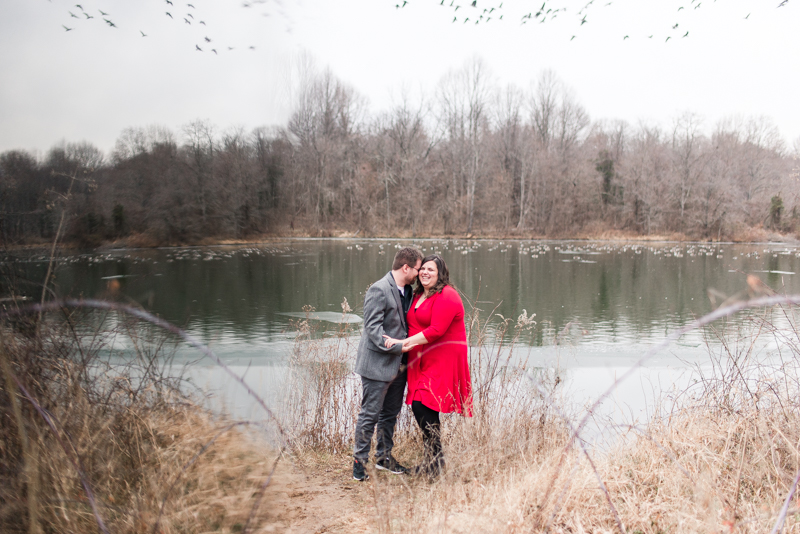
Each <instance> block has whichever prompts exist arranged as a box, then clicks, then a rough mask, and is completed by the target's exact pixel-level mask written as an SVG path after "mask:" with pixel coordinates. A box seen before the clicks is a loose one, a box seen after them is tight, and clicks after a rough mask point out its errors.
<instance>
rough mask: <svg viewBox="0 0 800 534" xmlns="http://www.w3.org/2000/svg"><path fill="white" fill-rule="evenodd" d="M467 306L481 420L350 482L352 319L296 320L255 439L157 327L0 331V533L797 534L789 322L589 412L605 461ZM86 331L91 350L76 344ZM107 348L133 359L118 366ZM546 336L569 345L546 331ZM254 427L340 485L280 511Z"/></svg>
mask: <svg viewBox="0 0 800 534" xmlns="http://www.w3.org/2000/svg"><path fill="white" fill-rule="evenodd" d="M342 310H343V313H348V312H349V311H350V310H349V306H348V304H347V302H346V301H345V302H343V303H342ZM308 311H311V310H310V309H309V310H308ZM468 312H469V313H468V317H467V325H468V335H469V341H470V347H471V348H470V363H471V370H472V377H473V384H474V391H475V416H474V417H473V418H469V419H464V418H461V417H459V416H446V417H445V418H444V431H443V434H444V436H443V443H444V449H445V455H446V459H447V470H446V472H445V473H444V475H443V476H441V477H440V478H438V479H436V480H433V481H430V480H427V479H421V478H414V477H397V476H390V475H385V474H383V473H377V472H372V475H373V476H372V479H371V481H369V482H367V483H365V484H361V483H357V482H354V481H352V480H351V476H350V469H351V466H352V459H351V447H352V440H353V429H354V426H355V418H356V416H357V412H358V404H359V400H360V399H359V391H360V384H359V380H358V378H357V377H356V376H355V375H353V374H352V373H351V372H350V370H349V369H350V366H351V364H352V359H353V357H354V353H355V346H354V343H355V342H356V340H357V338H356V337H354V336H353V335H354V334H356V333H357V332H355V331H353V330H351V329H352V325H349V324H343V325H341V327H340V330H339V331H337V332H334V333H332V334H331V333H328V334H326V335H324V336H323V335H321V333H319V332H316V331H315V330H314V321H309V320H300V321H298V322H297V323H296V325H295V326H296V330H297V334H298V335H297V338H296V342H295V345H294V351H293V354H292V359H291V365H290V375H289V376H288V377H287V380H286V381H285V382H284V386H285V391H284V392H283V393H284V394H283V395H282V396H281V397H282V399H283V404H282V405H281V406H280V407H279V408H280V409H279V410H277V413H279V414H280V418H279V420H277V421H271V422H269V423H263V422H259V424H257V425H256V424H254V423H251V422H248V421H232V420H230V419H227V418H225V417H223V416H219V415H215V414H212V413H209V412H208V411H207V410H205V409H204V408H203V407H202V405H201V403H199V402H196V400H195V398H193V397H191V396H189V395H188V394H187V393H186V391H188V390H189V389H188V388H187V384H186V383H185V382H183V381H182V379H181V378H180V376H175V373H174V372H173V371H172V369H173V367H171V366H170V365H169V364H170V359H169V357H168V356H169V353H170V346H171V345H172V344H173V342H174V340H175V339H174V338H173V337H171V335H168V334H163V333H160V332H161V331H160V330H153V329H152V328H149V327H147V326H146V325H144V326H143V325H141V324H140V323H138V322H136V323H134V322H130V321H128V320H121V319H122V318H123V315H122V314H117V313H115V312H113V311H112V312H109V315H108V316H106V317H105V319H106V322H105V323H104V324H102V325H99V324H98V323H97V320H98V316H97V314H94V315H91V316H89V315H87V314H86V313H84V312H80V311H78V312H74V311H73V312H61V313H58V314H53V315H52V316H50V318H49V319H48V320H45V321H42V322H38V321H36V320H33V318H34V317H36V315H35V314H34V315H29V316H28V317H29V318H30V320H29V322H21V321H20V320H19V319H14V320H11V319H12V317H9V318H7V321H6V322H5V323H4V324H3V328H2V330H0V334H2V345H1V346H0V360H1V361H0V363H2V369H1V370H2V374H3V381H2V390H1V391H0V410H2V416H3V417H2V419H0V425H2V432H1V433H0V467H1V468H2V471H0V477H2V480H0V503H2V506H0V530H2V531H3V532H98V531H102V530H103V529H105V530H106V531H108V532H164V533H173V532H175V533H177V532H242V531H249V532H253V531H281V530H282V531H298V530H292V525H297V524H305V523H301V521H302V520H303V517H304V516H305V515H310V514H312V513H316V514H322V515H324V522H323V523H320V524H321V525H322V526H321V527H314V529H313V530H312V531H314V530H316V531H317V532H321V531H327V532H431V533H433V532H509V533H516V532H629V533H635V532H641V533H659V532H680V533H682V532H686V533H689V532H763V531H768V530H769V529H771V528H772V526H773V525H775V524H776V523H781V524H783V526H784V529H785V531H789V532H797V531H800V523H799V522H798V521H797V519H796V518H797V516H796V515H795V514H797V513H800V509H798V504H797V502H798V500H797V498H796V497H794V496H793V493H792V488H793V484H794V483H795V481H796V477H797V476H798V473H800V445H799V444H800V401H798V398H799V397H798V394H799V393H800V365H798V362H800V358H799V357H800V333H799V332H798V330H797V324H798V323H797V319H798V317H797V316H796V308H791V307H780V306H778V307H770V308H767V309H759V310H758V311H757V312H755V313H752V314H751V315H750V316H749V318H748V320H747V321H745V322H744V326H743V327H737V329H736V330H731V329H728V328H727V327H726V326H725V323H724V322H723V323H721V324H720V325H718V326H713V327H711V328H710V329H709V330H707V335H708V336H709V358H710V360H709V361H710V363H711V365H710V366H708V367H704V368H702V369H698V371H697V373H696V376H695V378H696V380H695V381H694V382H693V385H692V386H691V387H689V388H687V389H686V390H682V391H670V392H667V393H669V396H665V397H664V399H662V401H661V402H660V403H657V404H656V410H655V412H654V415H653V416H652V417H651V418H650V419H648V420H646V421H635V422H630V424H626V425H621V424H620V423H619V422H618V421H617V422H611V421H607V420H603V419H601V418H600V416H599V415H596V413H594V412H592V411H591V410H590V411H589V412H588V417H589V418H590V419H591V418H594V424H596V425H600V426H604V427H605V428H606V429H607V430H609V431H613V432H615V436H616V437H615V439H614V440H612V441H610V442H608V443H606V444H605V446H603V447H599V446H597V445H596V444H592V443H587V442H584V441H583V440H582V439H581V436H583V435H585V434H578V435H577V437H576V435H575V430H576V428H577V421H579V420H581V418H582V417H583V416H584V415H586V412H585V408H584V407H581V406H575V405H574V404H573V403H572V402H571V401H570V399H569V398H567V397H566V396H565V394H564V393H563V391H562V380H561V376H560V375H559V372H558V371H557V370H553V369H535V368H533V367H530V366H528V365H527V364H526V358H525V354H526V350H525V348H524V347H521V346H518V345H517V340H518V339H520V336H522V335H524V334H525V332H526V331H527V330H528V329H530V328H533V327H534V326H535V321H534V318H533V317H530V316H528V315H527V314H524V315H522V316H520V317H517V318H514V319H506V318H501V317H497V316H491V315H487V314H485V313H483V312H480V311H479V310H477V309H474V308H472V309H471V310H469V309H468ZM30 321H32V323H31V322H30ZM90 323H93V324H94V326H95V328H93V329H92V330H91V332H102V334H99V333H97V334H96V333H90V334H86V333H84V334H81V333H80V332H87V331H89V329H88V328H86V325H88V324H90ZM714 325H717V323H714ZM100 327H102V328H100ZM112 341H114V344H113V346H118V345H119V344H120V341H124V343H122V345H124V346H125V347H126V350H125V351H124V353H118V354H116V355H115V356H116V357H115V358H109V357H108V350H109V349H110V348H111V347H112ZM548 342H549V343H550V344H553V345H557V344H561V343H564V339H562V338H560V337H559V335H558V333H556V332H553V333H552V334H551V339H549V341H548ZM765 347H766V348H765ZM110 362H113V363H110ZM511 362H515V363H514V364H513V365H512V363H511ZM263 425H268V426H269V430H270V433H271V435H273V436H274V435H276V434H278V435H279V436H280V438H279V439H278V440H277V441H278V442H280V443H283V444H285V445H286V446H287V449H286V450H285V454H284V455H283V456H282V457H281V458H282V459H281V462H282V463H281V464H280V465H281V466H282V467H283V468H284V469H293V470H296V471H299V472H300V473H304V474H305V475H304V476H306V477H308V480H312V484H316V487H314V486H313V485H312V486H311V488H310V489H309V487H308V485H307V486H306V489H307V490H308V491H307V493H308V494H311V493H314V492H317V493H320V492H323V491H325V490H328V489H331V488H333V489H335V490H336V492H335V493H336V494H335V495H333V494H332V495H331V498H330V499H329V502H328V503H327V504H326V505H325V506H324V507H322V508H317V509H315V510H312V509H311V507H312V506H316V505H314V501H313V499H311V498H310V497H309V496H308V495H306V494H304V493H303V492H302V491H299V492H298V491H296V490H291V489H289V488H288V486H287V488H286V490H285V491H284V492H283V494H285V495H284V496H283V497H281V495H277V494H275V493H270V491H269V490H270V483H271V480H272V478H271V476H272V473H273V468H274V466H275V465H276V463H275V461H276V454H275V453H274V452H271V451H273V450H274V449H272V448H271V447H269V446H267V445H266V443H265V438H264V436H265V434H264V433H263V432H262V430H263ZM396 443H397V445H396V448H395V455H396V456H397V457H398V459H400V460H401V461H402V462H403V463H406V464H409V465H414V464H416V463H418V462H419V461H420V459H421V454H422V444H421V439H420V434H419V431H418V430H417V429H416V423H415V422H414V421H413V420H412V418H411V416H410V414H409V413H408V411H406V410H404V412H403V413H402V415H401V418H400V421H399V423H398V433H397V435H396ZM312 477H316V478H312ZM320 477H321V478H320ZM282 491H283V490H282ZM292 496H295V497H294V499H295V500H294V501H292V500H291V499H292V498H293V497H292ZM276 508H280V509H282V510H284V511H286V512H287V513H288V512H289V511H291V510H289V508H292V509H294V510H295V512H294V515H289V516H287V517H289V519H287V520H285V521H284V522H283V523H281V525H282V526H281V527H276V523H273V522H271V521H272V520H271V519H270V518H271V517H274V516H275V514H276V513H277V512H280V511H281V510H277V509H276ZM293 522H294V523H293ZM101 525H102V526H101ZM276 529H277V530H276ZM300 531H302V530H300Z"/></svg>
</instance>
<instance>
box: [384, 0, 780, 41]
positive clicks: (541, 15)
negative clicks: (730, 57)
mask: <svg viewBox="0 0 800 534" xmlns="http://www.w3.org/2000/svg"><path fill="white" fill-rule="evenodd" d="M713 1H714V2H716V1H717V0H713ZM457 2H458V0H440V1H439V5H440V6H443V7H448V8H452V9H453V21H452V22H453V23H454V24H455V23H457V22H460V23H462V24H468V23H472V24H475V25H478V24H481V23H483V24H487V23H489V22H491V21H492V20H495V21H497V22H500V21H503V16H504V14H503V13H502V11H501V10H502V8H503V2H500V4H499V5H498V6H496V7H495V6H489V7H484V6H483V5H481V6H479V5H478V0H472V1H471V2H470V1H469V0H468V1H467V2H466V4H465V5H462V4H460V3H457ZM702 2H703V0H690V2H689V4H688V5H686V6H680V7H678V11H679V12H680V11H683V10H685V9H699V8H700V6H701V5H702ZM788 2H789V0H781V1H780V3H779V4H778V6H777V7H783V6H785V5H786V4H787V3H788ZM594 3H595V0H589V2H588V3H587V4H586V5H584V6H583V7H582V8H581V9H580V10H579V11H578V27H581V26H583V25H584V24H586V23H587V22H589V20H588V19H587V16H588V15H587V10H588V9H589V8H590V7H592V5H593V4H594ZM613 3H614V2H613V0H610V1H606V2H605V7H608V6H610V5H612V4H613ZM408 4H409V0H403V2H402V4H400V3H398V4H395V8H397V9H401V8H404V7H406V6H407V5H408ZM481 4H483V2H481ZM470 8H473V9H470ZM460 9H461V10H462V11H461V12H459V10H460ZM476 9H477V10H476ZM566 12H567V8H566V7H565V6H562V7H554V6H552V5H551V4H549V3H548V1H547V0H544V2H543V3H542V5H541V7H539V8H538V9H535V10H532V11H529V12H528V13H526V14H524V15H522V18H521V19H520V20H519V23H520V25H524V24H528V23H529V22H531V23H532V22H534V21H535V22H538V23H539V24H544V23H545V22H547V21H548V20H550V21H552V20H553V19H555V18H556V17H558V15H559V14H563V13H566ZM459 16H461V18H460V19H459ZM749 17H750V14H749V13H748V14H747V16H745V17H744V19H748V18H749ZM679 26H680V24H679V23H675V24H673V25H671V29H672V32H671V33H672V35H667V36H666V39H665V40H664V42H665V43H666V42H669V40H670V39H672V38H673V37H688V36H689V32H688V31H686V32H685V33H683V31H682V30H683V29H680V30H679ZM681 33H682V35H681ZM576 37H577V35H576V34H573V35H572V37H570V41H572V40H573V39H575V38H576ZM645 37H647V38H648V39H652V38H653V35H652V34H651V35H647V36H645ZM626 39H630V35H625V36H624V37H623V38H622V40H623V41H624V40H626Z"/></svg>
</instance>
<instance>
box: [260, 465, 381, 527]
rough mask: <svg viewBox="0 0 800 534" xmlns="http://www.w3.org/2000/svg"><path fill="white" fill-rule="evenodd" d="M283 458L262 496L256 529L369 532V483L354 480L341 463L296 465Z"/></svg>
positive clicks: (370, 506) (370, 520) (370, 504)
mask: <svg viewBox="0 0 800 534" xmlns="http://www.w3.org/2000/svg"><path fill="white" fill-rule="evenodd" d="M290 462H291V460H290V459H282V460H281V462H280V463H279V464H278V468H277V469H276V471H275V476H274V477H273V480H272V483H271V484H270V486H269V487H268V488H267V494H266V495H265V497H264V504H263V505H262V507H263V511H262V513H263V512H266V519H265V520H264V521H263V522H262V526H261V528H260V530H259V532H285V533H291V534H295V533H301V532H302V533H314V534H322V533H323V532H325V533H340V532H342V533H344V532H348V533H349V532H356V533H358V532H372V531H373V530H374V528H373V527H374V525H373V524H372V519H371V517H370V512H371V511H372V510H373V509H374V504H373V503H372V502H371V501H372V493H371V491H370V484H364V483H360V482H356V481H355V480H353V478H352V476H350V473H349V471H348V469H347V468H346V467H344V466H341V467H340V466H338V465H337V467H331V466H330V465H328V466H326V467H319V468H315V467H311V466H304V467H299V466H297V465H294V464H292V463H290ZM337 463H340V462H337Z"/></svg>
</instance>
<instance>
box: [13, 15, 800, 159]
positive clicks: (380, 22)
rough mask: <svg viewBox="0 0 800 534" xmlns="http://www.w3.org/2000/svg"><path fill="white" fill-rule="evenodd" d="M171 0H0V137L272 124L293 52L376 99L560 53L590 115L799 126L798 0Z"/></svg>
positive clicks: (538, 65) (546, 63)
mask: <svg viewBox="0 0 800 534" xmlns="http://www.w3.org/2000/svg"><path fill="white" fill-rule="evenodd" d="M171 1H172V3H173V5H168V4H167V2H166V0H136V1H132V0H87V1H85V2H82V1H81V0H70V1H64V0H51V1H48V0H3V2H2V17H0V76H1V77H2V83H0V152H2V151H5V150H9V149H16V148H20V149H25V150H31V151H36V152H38V153H40V154H41V153H44V152H45V151H46V150H47V149H49V148H50V147H51V146H53V145H54V144H56V143H59V142H61V141H67V142H75V141H89V142H91V143H94V144H95V145H96V146H98V147H99V148H101V149H103V150H105V151H108V150H110V149H112V148H113V146H114V142H115V141H116V139H117V137H118V136H119V134H120V132H121V131H122V130H123V129H124V128H126V127H132V126H147V125H151V124H159V125H163V126H166V127H168V128H170V129H171V130H172V131H173V132H175V133H176V135H177V136H178V138H179V139H180V135H181V134H180V132H181V126H182V125H184V124H186V123H188V122H190V121H192V120H195V119H208V120H210V121H211V122H212V123H214V124H215V125H216V126H217V127H218V128H219V130H220V131H224V130H225V129H226V128H230V127H239V126H240V127H244V128H245V129H246V130H250V129H252V128H254V127H257V126H272V125H283V124H285V122H286V120H287V118H288V116H289V113H290V111H291V105H290V102H289V98H288V95H289V91H288V86H287V84H288V80H289V76H288V73H289V72H290V71H291V67H292V64H293V61H295V59H294V58H296V57H297V55H298V54H299V53H300V52H302V51H306V52H308V53H309V54H310V55H312V56H313V57H315V58H316V60H317V62H318V64H319V65H320V66H323V67H324V66H328V67H330V68H331V70H332V71H333V73H334V74H335V75H336V76H338V77H339V78H341V79H342V80H344V81H345V82H347V83H349V84H351V85H352V86H353V87H354V88H355V89H356V90H357V91H358V92H360V93H362V94H363V95H365V96H366V97H367V98H368V100H369V102H370V105H371V108H372V109H373V110H376V111H377V110H381V109H385V108H387V107H388V106H389V105H390V103H391V102H392V98H393V97H392V95H397V94H398V92H399V89H400V88H401V87H402V86H403V85H405V86H408V87H412V88H415V89H416V88H419V89H421V90H422V91H425V92H428V93H429V94H432V91H433V88H434V87H435V86H436V84H437V82H438V81H439V80H440V79H441V78H442V77H443V76H444V75H445V74H446V73H447V72H448V71H450V70H454V69H458V68H460V67H462V66H463V65H464V63H465V62H466V61H467V60H469V59H470V58H472V57H474V56H479V57H481V58H483V59H484V60H485V62H486V64H487V66H488V67H489V69H490V72H491V74H492V78H493V79H494V81H495V83H496V84H497V85H498V86H500V85H505V84H507V83H514V84H517V85H518V86H520V87H523V88H525V87H527V86H529V84H530V83H531V81H533V80H535V79H536V78H537V77H538V76H539V74H540V73H541V72H542V70H544V69H552V70H554V71H555V72H556V74H557V75H558V77H559V78H560V79H561V80H562V81H563V82H564V83H565V84H567V85H568V86H569V87H571V88H572V89H573V90H574V93H575V96H576V97H577V100H578V101H579V102H580V103H581V104H583V106H584V107H585V108H586V110H587V111H588V113H589V115H590V117H591V118H592V119H593V120H599V119H622V120H626V121H628V122H630V123H632V124H636V123H637V122H638V121H640V120H644V121H647V122H650V123H654V122H655V123H659V124H662V125H663V126H668V125H669V124H670V122H671V121H672V119H673V118H674V117H675V116H676V115H678V114H679V113H682V112H684V111H693V112H696V113H698V114H700V115H701V116H703V117H704V118H705V125H706V127H707V128H708V130H710V129H711V128H712V127H713V126H714V124H715V123H716V122H717V121H718V120H720V119H721V118H725V117H729V116H737V115H738V116H741V117H745V118H746V117H751V116H767V117H769V118H770V119H771V120H772V121H773V122H774V123H775V124H776V125H777V126H778V128H779V129H780V131H781V133H782V134H783V136H784V139H785V140H786V142H787V145H791V144H792V143H793V142H794V141H795V140H796V139H798V137H800V103H798V99H797V95H798V94H800V31H798V29H797V28H798V24H800V0H789V1H788V2H787V3H786V4H785V5H784V6H783V7H780V8H778V7H777V6H778V4H779V3H780V2H781V0H750V1H745V0H718V1H715V0H700V1H698V0H694V2H692V1H691V0H678V1H673V0H614V1H613V2H611V4H610V5H606V4H608V3H609V2H608V0H598V1H597V2H594V3H593V4H592V5H590V6H589V7H588V8H587V9H586V10H585V11H583V12H582V13H580V14H579V11H581V8H583V7H584V5H585V4H586V2H587V1H588V0H583V1H572V0H559V1H550V2H547V5H546V9H557V8H562V7H566V11H561V12H559V13H558V14H557V17H556V18H554V19H549V20H548V21H547V22H545V23H544V24H540V23H538V22H537V19H536V18H533V17H532V18H531V19H526V20H528V22H527V23H525V24H521V20H522V19H521V17H522V16H523V15H526V14H527V13H533V14H534V15H535V14H536V11H537V9H538V8H540V7H541V4H539V2H541V1H542V0H538V1H535V0H504V1H503V2H502V8H501V7H500V4H501V2H499V1H498V0H491V1H488V0H478V1H477V7H475V8H474V7H472V6H471V5H470V4H471V0H455V1H454V3H453V7H450V2H451V0H445V2H444V5H440V0H408V2H407V4H406V5H405V7H402V8H399V9H398V8H396V7H395V5H396V4H397V0H336V1H331V0H295V1H288V0H283V1H276V0H268V1H265V2H259V1H258V0H256V1H255V2H253V4H252V5H251V6H250V7H245V4H246V2H243V1H242V0H189V2H191V4H192V5H193V6H194V7H189V6H188V5H187V1H186V0H184V1H183V2H181V1H179V0H171ZM399 1H400V3H402V1H403V0H399ZM76 3H80V5H81V7H80V8H79V7H76ZM698 4H699V6H700V7H699V8H696V7H697V6H698ZM457 5H461V7H460V8H459V9H458V10H457V11H456V10H455V6H457ZM491 7H495V10H494V11H493V12H492V13H491V17H492V18H491V20H489V21H488V23H487V22H486V18H488V17H489V16H490V14H488V13H487V14H485V15H484V20H482V21H481V22H480V23H479V24H477V25H475V24H474V23H473V21H474V20H476V17H479V16H480V15H481V14H483V9H485V8H491ZM680 7H684V9H682V10H679V8H680ZM81 8H82V9H81ZM695 8H696V9H695ZM100 10H102V11H103V12H105V13H107V14H108V15H106V16H105V17H104V16H103V15H102V14H101V13H100ZM70 12H71V13H72V14H74V15H75V17H73V16H71V14H70ZM84 12H85V13H86V14H84ZM167 12H170V14H171V15H172V18H170V17H169V16H168V15H167V14H166V13H167ZM188 14H192V17H189V16H188ZM87 15H88V16H91V17H94V18H92V19H89V18H88V17H87ZM500 15H503V19H502V20H500V18H499V16H500ZM551 15H552V12H551ZM584 15H585V16H586V19H585V20H586V22H585V23H584V24H581V21H582V20H583V17H584ZM454 16H455V17H457V21H456V22H453V17H454ZM465 17H469V18H470V21H469V22H467V23H464V22H463V20H464V18H465ZM104 18H105V19H108V20H109V21H111V22H112V23H114V24H115V25H116V28H112V27H111V26H110V25H109V24H108V23H107V22H105V21H104V20H103V19H104ZM184 19H185V20H184ZM201 20H202V21H203V22H204V23H205V24H201V23H200V21H201ZM478 20H480V19H478ZM186 21H188V22H189V23H191V24H189V23H187V22H186ZM675 24H677V25H678V27H677V28H673V26H674V25H675ZM65 28H71V30H70V31H67V30H66V29H65ZM687 31H688V32H689V34H688V36H686V37H683V36H684V34H685V33H686V32H687ZM142 32H143V33H144V34H146V36H143V35H142ZM651 35H652V37H650V36H651ZM573 36H574V38H573ZM625 36H628V38H627V39H626V38H625ZM206 37H208V38H209V39H211V42H207V41H206V40H205V38H206ZM667 37H670V39H669V40H668V41H667ZM196 47H200V48H202V52H201V51H198V50H197V49H196ZM229 47H232V48H233V50H230V49H229ZM250 47H255V49H251V48H250ZM211 49H215V50H216V51H217V53H216V54H215V53H214V52H212V51H211Z"/></svg>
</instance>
